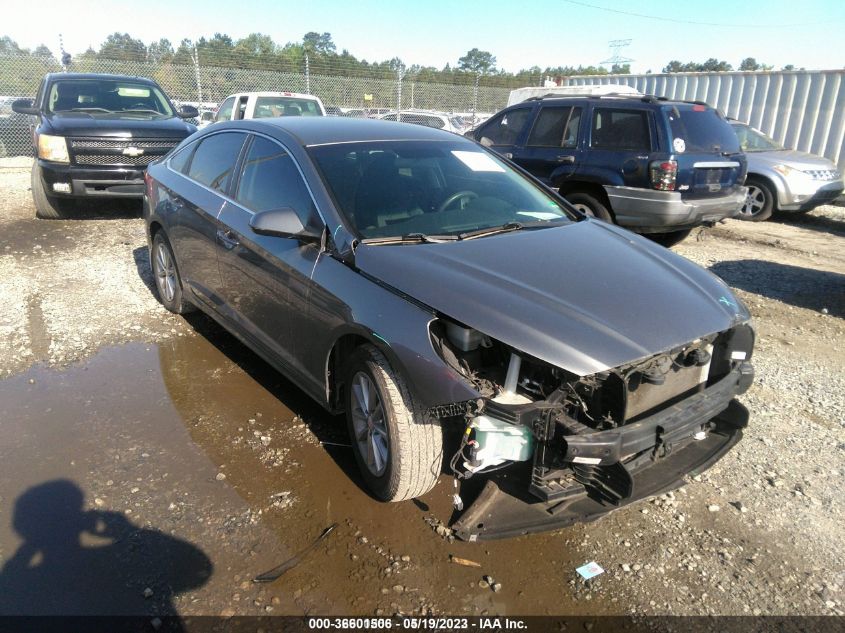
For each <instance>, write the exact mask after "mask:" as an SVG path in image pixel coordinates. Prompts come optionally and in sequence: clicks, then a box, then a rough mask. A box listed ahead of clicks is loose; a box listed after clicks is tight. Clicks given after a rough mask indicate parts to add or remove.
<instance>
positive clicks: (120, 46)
mask: <svg viewBox="0 0 845 633" xmlns="http://www.w3.org/2000/svg"><path fill="white" fill-rule="evenodd" d="M97 56H98V57H100V58H101V59H115V60H119V61H131V62H143V61H145V60H146V59H147V47H146V46H145V45H144V43H143V42H142V41H141V40H136V39H134V38H133V37H131V36H130V35H129V34H128V33H112V34H111V35H109V36H108V37H107V38H106V41H105V42H103V43H102V44H101V45H100V51H99V53H98V54H97Z"/></svg>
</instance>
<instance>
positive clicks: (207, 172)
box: [188, 132, 246, 193]
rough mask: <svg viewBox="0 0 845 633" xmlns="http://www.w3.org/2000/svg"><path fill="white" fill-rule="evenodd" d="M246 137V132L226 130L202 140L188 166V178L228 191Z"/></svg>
mask: <svg viewBox="0 0 845 633" xmlns="http://www.w3.org/2000/svg"><path fill="white" fill-rule="evenodd" d="M245 138H246V135H245V134H240V133H237V132H224V133H223V134H213V135H211V136H207V137H206V138H204V139H203V140H201V141H200V144H199V147H197V150H196V152H194V157H193V159H192V160H191V165H190V167H189V168H188V178H192V179H193V180H196V181H197V182H199V183H202V184H203V185H205V186H206V187H210V188H212V189H214V190H215V191H219V192H220V193H226V192H227V191H228V190H229V184H230V183H231V182H232V171H233V170H234V169H235V163H236V162H237V161H238V154H240V152H241V147H242V146H243V144H244V139H245Z"/></svg>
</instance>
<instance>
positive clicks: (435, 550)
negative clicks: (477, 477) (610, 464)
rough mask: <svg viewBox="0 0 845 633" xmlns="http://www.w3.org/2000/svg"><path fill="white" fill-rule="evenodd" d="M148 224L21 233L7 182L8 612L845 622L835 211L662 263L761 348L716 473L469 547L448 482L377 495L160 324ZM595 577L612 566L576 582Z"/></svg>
mask: <svg viewBox="0 0 845 633" xmlns="http://www.w3.org/2000/svg"><path fill="white" fill-rule="evenodd" d="M4 165H5V166H4ZM139 210H140V209H139V205H138V204H121V205H117V204H105V205H91V206H89V207H88V209H87V210H86V212H85V214H84V216H83V217H82V218H80V219H75V220H68V221H40V220H36V219H35V218H34V210H33V206H32V201H31V194H30V192H29V169H28V168H27V166H26V164H25V163H20V164H15V163H10V162H6V163H2V164H0V359H2V364H0V566H2V569H0V596H2V597H3V599H2V600H0V614H3V613H62V614H67V613H97V614H104V613H121V614H126V613H132V614H139V615H154V614H155V615H161V614H181V615H199V614H212V615H219V614H223V615H236V614H237V615H241V614H243V615H252V614H263V615H267V614H272V615H275V614H296V615H301V614H334V615H339V614H341V615H342V614H361V615H373V614H378V615H381V614H385V615H388V614H394V613H397V612H401V613H405V614H411V613H434V614H452V615H461V614H488V613H489V614H501V615H531V614H573V615H576V614H631V613H636V614H732V615H743V614H784V615H785V614H819V615H822V614H826V615H829V614H839V615H842V614H843V612H845V596H843V587H845V539H843V529H842V525H843V524H845V516H843V499H842V494H841V490H842V486H843V483H845V481H844V480H845V336H843V334H845V209H840V208H837V207H822V208H819V209H817V210H815V211H814V212H813V213H811V214H808V215H802V216H791V217H786V218H778V219H776V220H775V221H770V222H766V223H762V224H753V223H741V222H736V221H729V222H728V223H726V224H722V225H719V226H718V227H716V228H714V229H712V230H705V231H702V232H701V233H700V234H698V235H694V236H692V237H691V238H689V239H688V240H687V241H686V242H684V243H683V244H681V245H679V246H677V247H676V248H675V250H676V251H677V252H679V253H681V254H682V255H684V256H685V257H688V258H689V259H691V260H693V261H695V262H697V263H699V264H701V265H703V266H705V267H707V268H709V269H710V270H712V271H713V272H715V273H716V274H718V275H720V276H721V277H722V278H723V279H724V280H725V281H726V282H727V283H728V284H729V285H730V286H732V287H733V288H735V289H736V291H737V292H738V294H739V295H740V296H741V297H742V299H743V300H744V301H745V302H746V303H747V305H748V306H749V308H750V309H751V312H752V313H753V315H754V320H755V325H756V327H757V331H758V344H757V348H756V352H755V356H754V363H755V367H756V370H757V380H756V382H755V384H754V386H753V387H752V389H751V390H750V391H749V392H748V393H747V394H746V395H745V396H743V397H742V401H743V402H744V403H745V404H746V406H748V407H749V409H750V410H751V416H752V417H751V423H750V426H749V428H748V430H747V432H746V435H745V437H744V439H743V440H742V441H741V442H740V443H739V445H737V446H736V447H735V448H734V449H733V450H732V451H731V452H730V453H729V454H728V455H727V456H726V457H725V458H724V459H723V460H722V461H720V462H719V463H718V464H716V466H715V467H714V468H713V469H711V470H710V471H708V472H707V473H705V474H704V475H702V476H699V477H697V478H695V480H693V481H690V482H689V483H688V485H686V486H684V487H683V488H681V489H680V490H678V491H676V492H674V493H671V494H668V495H664V496H662V497H660V498H657V499H652V500H649V501H645V502H641V503H639V504H635V505H632V506H629V507H626V508H623V509H620V510H618V511H616V512H614V513H612V514H610V515H609V516H607V517H605V518H603V519H601V520H599V521H597V522H595V523H591V524H587V525H576V526H574V527H571V528H567V529H564V530H559V531H556V532H552V533H546V534H539V535H532V536H526V537H521V538H516V539H510V540H506V541H494V542H486V543H480V544H478V543H463V542H458V541H454V540H451V539H450V538H449V535H448V534H447V533H444V531H443V530H442V529H441V530H440V533H438V532H437V531H436V530H435V529H433V526H436V525H437V524H438V521H446V520H447V519H448V517H449V513H450V495H451V491H452V481H451V479H449V478H447V477H445V476H444V477H441V481H440V482H439V483H438V485H437V487H436V488H435V489H434V490H433V491H432V492H430V493H429V494H427V495H426V496H425V497H423V498H422V499H418V500H415V501H414V502H407V503H402V504H389V505H387V504H381V503H378V502H376V501H374V500H373V499H371V498H370V497H369V496H368V495H367V494H366V493H365V492H364V491H363V490H362V488H361V485H360V481H359V479H358V475H357V473H356V470H355V464H354V461H353V459H352V455H351V452H350V449H349V448H348V445H347V442H348V440H347V438H346V435H345V431H344V427H343V424H342V421H341V420H338V419H335V418H333V417H331V416H328V415H327V414H325V413H324V412H323V411H322V410H321V409H320V408H319V407H318V406H316V405H315V404H314V403H312V402H311V401H309V400H308V398H307V397H306V396H305V395H304V394H303V393H302V392H300V391H299V390H297V389H296V388H295V387H293V386H292V385H291V384H290V383H288V382H287V381H286V380H284V379H283V378H281V377H280V376H279V375H278V374H276V373H274V372H273V371H272V370H271V369H269V368H268V366H267V365H266V364H264V363H263V362H262V361H261V360H260V359H258V358H257V357H256V356H255V355H254V354H252V353H251V352H249V351H248V350H247V349H246V348H244V347H243V346H242V345H240V344H239V343H238V342H237V341H236V340H235V339H233V338H232V337H231V336H229V335H228V334H226V333H225V332H224V331H222V330H221V329H220V328H219V327H218V326H216V325H215V324H214V323H212V322H211V321H210V320H208V319H207V318H204V317H202V316H191V317H190V318H188V319H184V318H181V317H176V316H173V315H171V314H169V313H168V312H166V311H165V310H164V309H163V308H162V307H161V306H160V304H159V303H158V301H157V300H156V298H155V294H154V291H153V286H152V279H151V274H150V269H149V264H148V260H147V253H146V243H145V239H144V228H143V223H142V221H141V220H140V219H139V217H138V215H139ZM335 522H337V523H338V528H337V529H336V530H335V531H334V532H333V533H332V534H331V535H330V536H329V537H327V538H326V539H325V541H324V542H323V543H321V544H320V546H318V547H317V549H316V550H315V551H313V552H312V553H311V554H310V555H309V556H308V557H307V558H306V559H305V560H304V561H303V562H302V563H301V564H300V565H298V566H297V567H295V568H294V569H293V570H291V571H289V572H288V573H287V574H285V575H284V576H283V577H282V579H281V580H279V581H277V582H276V583H273V584H270V585H257V584H253V583H252V582H250V579H251V578H252V577H253V576H255V575H256V574H257V573H260V572H262V571H265V570H267V569H269V568H271V567H274V566H275V565H277V564H279V563H280V562H282V561H284V560H285V559H287V558H288V557H289V556H292V555H293V553H295V552H297V551H298V550H299V549H301V548H302V547H304V546H306V545H308V544H309V543H310V542H311V541H312V540H313V539H315V538H316V537H317V536H318V535H319V534H320V533H321V531H322V530H323V529H324V528H325V527H327V526H329V525H331V524H332V523H335ZM450 555H454V556H457V557H462V558H466V559H470V560H473V561H476V562H478V563H479V564H480V567H479V568H471V567H463V566H459V565H456V564H454V563H452V562H450V558H449V557H450ZM589 561H595V562H597V563H598V564H599V565H601V566H602V567H603V568H604V569H605V573H603V574H602V575H600V576H598V577H596V578H595V579H593V580H591V581H589V582H585V581H582V580H581V579H580V578H579V577H578V576H577V575H576V573H575V568H576V567H578V566H580V565H582V564H584V563H586V562H589ZM484 576H490V577H492V579H493V580H494V581H495V583H500V585H501V586H500V587H499V588H498V590H496V591H494V590H493V588H491V587H490V586H489V583H487V582H485V581H484Z"/></svg>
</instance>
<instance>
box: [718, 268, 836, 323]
mask: <svg viewBox="0 0 845 633" xmlns="http://www.w3.org/2000/svg"><path fill="white" fill-rule="evenodd" d="M710 271H711V272H713V273H715V274H717V275H719V277H721V278H722V279H724V280H725V281H726V282H727V283H728V285H730V286H732V287H734V288H740V289H741V290H745V291H747V292H753V293H754V294H758V295H760V296H763V297H768V298H770V299H776V300H778V301H782V302H783V303H788V304H791V305H794V306H797V307H799V308H806V309H808V310H814V311H816V312H821V311H822V310H823V309H827V311H828V313H829V314H831V315H834V316H838V317H843V318H845V275H842V274H840V273H834V272H829V271H827V270H815V269H813V268H802V267H800V266H790V265H788V264H779V263H776V262H769V261H763V260H759V259H743V260H734V261H723V262H718V263H716V264H713V265H712V266H710Z"/></svg>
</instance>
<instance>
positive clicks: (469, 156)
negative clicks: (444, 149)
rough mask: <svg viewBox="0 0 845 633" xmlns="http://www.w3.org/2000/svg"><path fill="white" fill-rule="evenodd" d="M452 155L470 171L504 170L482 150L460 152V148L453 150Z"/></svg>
mask: <svg viewBox="0 0 845 633" xmlns="http://www.w3.org/2000/svg"><path fill="white" fill-rule="evenodd" d="M452 155H453V156H454V157H455V158H457V159H458V160H459V161H461V162H462V163H463V164H464V165H466V166H467V167H469V168H470V169H471V170H472V171H499V172H504V171H505V170H504V169H503V168H502V166H501V165H498V164H497V163H496V161H494V160H493V159H492V158H490V157H489V156H488V155H487V154H484V153H482V152H462V151H460V150H453V151H452Z"/></svg>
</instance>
